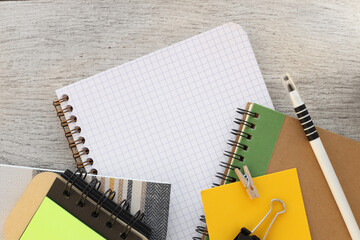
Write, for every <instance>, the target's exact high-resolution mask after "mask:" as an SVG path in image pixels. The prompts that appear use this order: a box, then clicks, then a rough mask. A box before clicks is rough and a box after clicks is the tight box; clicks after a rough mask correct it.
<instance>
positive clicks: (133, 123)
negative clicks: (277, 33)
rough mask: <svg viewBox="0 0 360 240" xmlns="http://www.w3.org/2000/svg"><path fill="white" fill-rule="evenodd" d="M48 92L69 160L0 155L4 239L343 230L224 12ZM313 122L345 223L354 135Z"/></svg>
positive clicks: (303, 148) (353, 175)
mask: <svg viewBox="0 0 360 240" xmlns="http://www.w3.org/2000/svg"><path fill="white" fill-rule="evenodd" d="M56 95H57V99H56V100H55V101H54V102H53V105H54V107H55V111H56V114H57V116H58V117H59V119H60V122H61V123H60V124H61V127H62V128H63V130H64V135H65V137H66V139H67V141H68V145H69V148H70V149H71V151H72V155H73V158H74V160H75V166H76V167H77V169H78V170H77V171H76V172H75V171H73V172H70V171H65V172H62V171H54V170H46V171H45V170H38V169H30V168H21V167H10V166H1V165H0V171H1V172H2V173H4V174H1V176H0V179H1V181H7V182H9V183H12V184H9V185H8V186H3V187H2V188H3V189H4V190H5V189H6V192H7V193H8V194H7V195H2V196H1V197H3V198H4V199H2V200H4V201H5V200H6V199H8V200H9V201H7V205H6V206H4V207H3V208H4V209H5V211H4V212H2V215H0V217H1V219H0V221H2V222H1V223H2V224H3V225H4V222H5V219H6V218H7V220H6V223H5V231H4V232H5V236H7V238H6V239H25V240H26V239H36V238H37V239H39V238H41V237H45V238H47V239H74V238H76V239H128V240H130V239H149V240H158V239H159V240H162V239H170V240H171V239H191V238H193V239H209V238H210V239H211V240H222V239H224V240H228V239H237V240H246V239H252V240H258V239H261V240H265V239H277V240H279V239H301V240H306V239H350V235H349V231H348V230H347V227H346V225H345V223H344V220H343V218H342V216H341V214H340V212H339V208H338V207H337V205H336V203H335V200H334V198H333V195H332V193H331V191H330V189H329V185H328V184H327V182H326V180H325V178H324V174H323V172H322V170H321V169H320V167H319V164H318V162H317V159H316V157H315V155H314V152H313V151H312V149H311V147H310V145H309V142H308V140H307V138H306V135H305V134H304V131H303V128H302V125H301V124H300V123H299V121H298V120H297V119H294V118H292V117H289V116H286V115H284V114H282V113H279V112H276V111H275V110H273V108H274V107H273V104H272V101H271V99H270V95H269V92H268V91H267V88H266V85H265V82H264V80H263V77H262V74H261V71H260V68H259V66H258V63H257V61H256V58H255V55H254V52H253V50H252V48H251V44H250V41H249V39H248V36H247V34H246V32H245V31H244V30H243V29H242V28H241V27H240V26H239V25H237V24H234V23H228V24H225V25H223V26H220V27H217V28H215V29H212V30H210V31H207V32H204V33H202V34H199V35H197V36H194V37H192V38H189V39H186V40H184V41H181V42H179V43H176V44H174V45H171V46H169V47H166V48H164V49H161V50H158V51H155V52H153V53H150V54H148V55H146V56H143V57H141V58H138V59H135V60H133V61H130V62H127V63H125V64H123V65H120V66H117V67H114V68H112V69H109V70H107V71H105V72H102V73H99V74H97V75H95V76H92V77H89V78H86V79H83V80H81V81H78V82H76V83H73V84H70V85H68V86H65V87H63V88H61V89H58V90H57V91H56ZM232 121H234V123H233V122H232ZM311 123H312V122H311ZM310 127H311V128H312V126H310ZM317 129H318V134H319V136H320V137H321V138H322V140H323V144H324V147H325V149H326V151H327V153H328V155H329V159H330V161H331V164H332V166H333V167H334V170H335V172H336V175H337V177H338V179H339V182H340V184H341V186H342V189H343V191H344V193H345V195H346V197H347V200H348V202H349V206H350V207H351V209H352V212H353V213H354V218H355V219H356V220H357V221H358V222H359V221H360V214H359V213H360V187H359V183H360V176H359V174H357V172H358V170H359V169H360V159H359V156H360V143H359V142H356V141H353V140H350V139H347V138H345V137H342V136H339V135H336V134H334V133H331V132H329V131H326V130H324V129H321V128H317ZM305 130H307V129H305ZM229 131H230V133H229ZM305 132H306V131H305ZM229 135H230V136H231V138H230V139H229ZM226 146H227V147H228V148H227V149H225V152H224V151H223V150H224V148H225V147H226ZM223 153H224V155H225V156H226V157H225V159H224V160H221V158H224V156H223V155H222V154H223ZM219 165H220V166H219ZM96 175H98V176H96ZM170 186H171V191H170ZM211 187H212V188H211ZM209 188H210V189H209ZM170 192H171V194H170ZM22 193H23V194H22ZM16 202H17V203H16ZM15 203H16V204H15ZM11 209H12V210H11ZM204 213H205V214H204ZM200 215H201V217H200V220H199V216H200ZM20 216H23V217H20ZM20 218H21V219H20ZM19 219H20V220H19ZM199 223H202V224H201V225H199V226H197V225H198V224H199ZM15 225H16V227H14V226H15ZM44 227H45V228H46V231H42V230H41V229H42V228H44ZM64 232H66V233H67V234H66V236H65V235H63V233H64ZM195 234H197V235H195Z"/></svg>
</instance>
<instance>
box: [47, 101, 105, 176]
mask: <svg viewBox="0 0 360 240" xmlns="http://www.w3.org/2000/svg"><path fill="white" fill-rule="evenodd" d="M68 101H69V96H68V95H63V96H62V97H61V98H60V99H58V100H55V101H54V102H53V105H54V107H55V110H56V114H57V116H58V117H59V119H60V124H61V127H62V128H63V130H64V133H65V137H66V139H67V141H68V144H69V147H70V149H71V152H72V155H73V158H74V160H75V163H76V166H77V168H78V169H80V170H81V171H85V167H86V166H92V165H93V164H94V160H93V159H92V158H87V159H86V160H84V161H83V160H82V156H87V155H88V154H89V153H90V150H89V149H88V148H87V147H83V148H81V149H79V146H80V145H83V144H84V143H85V138H83V137H81V136H80V137H78V138H77V139H75V137H74V134H80V133H81V128H80V127H79V126H74V127H72V128H70V125H74V124H75V123H76V122H77V117H76V116H74V115H70V116H69V117H68V118H66V116H65V114H66V115H67V114H70V113H71V112H72V111H73V107H72V106H71V105H66V106H65V107H64V108H62V104H65V103H67V102H68ZM88 173H91V174H95V175H96V174H97V173H98V171H97V169H95V168H91V169H90V170H89V172H88Z"/></svg>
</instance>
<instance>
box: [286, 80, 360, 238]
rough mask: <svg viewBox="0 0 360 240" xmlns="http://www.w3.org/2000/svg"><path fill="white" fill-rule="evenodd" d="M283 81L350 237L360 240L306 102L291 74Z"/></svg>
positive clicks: (357, 229) (359, 233)
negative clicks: (301, 96)
mask: <svg viewBox="0 0 360 240" xmlns="http://www.w3.org/2000/svg"><path fill="white" fill-rule="evenodd" d="M282 81H283V84H284V86H285V88H286V90H287V91H289V94H290V98H291V101H292V104H293V107H294V110H295V112H296V115H297V117H298V118H299V121H300V123H301V125H302V127H303V128H304V132H305V134H306V137H307V139H308V140H309V142H310V145H311V148H312V149H313V151H314V154H315V156H316V159H317V160H318V162H319V165H320V168H321V170H322V172H323V174H324V176H325V179H326V181H327V183H328V185H329V187H330V190H331V193H332V195H333V196H334V199H335V201H336V204H337V206H338V208H339V210H340V213H341V215H342V217H343V219H344V221H345V224H346V227H347V229H348V231H349V233H350V236H351V238H352V239H353V240H360V230H359V227H358V225H357V223H356V219H355V217H354V214H353V213H352V211H351V208H350V205H349V203H348V201H347V199H346V196H345V194H344V191H343V189H342V188H341V185H340V182H339V179H338V178H337V176H336V173H335V171H334V168H333V166H332V165H331V162H330V160H329V157H328V155H327V154H326V151H325V148H324V145H323V144H322V142H321V140H320V137H319V135H318V133H317V131H316V128H315V126H314V123H313V122H312V120H311V117H310V115H309V112H308V111H307V109H306V106H305V104H304V102H303V101H302V100H301V98H300V96H299V93H298V91H297V89H296V87H295V84H294V82H293V80H292V79H291V78H290V76H289V74H286V75H285V76H284V77H283V78H282Z"/></svg>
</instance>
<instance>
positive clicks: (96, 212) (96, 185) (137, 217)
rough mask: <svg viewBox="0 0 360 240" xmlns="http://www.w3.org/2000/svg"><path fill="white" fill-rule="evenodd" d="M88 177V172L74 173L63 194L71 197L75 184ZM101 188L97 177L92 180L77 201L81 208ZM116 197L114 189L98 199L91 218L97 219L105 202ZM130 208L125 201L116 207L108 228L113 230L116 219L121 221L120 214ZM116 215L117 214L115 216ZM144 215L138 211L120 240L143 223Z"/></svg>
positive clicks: (120, 235) (110, 217) (79, 171)
mask: <svg viewBox="0 0 360 240" xmlns="http://www.w3.org/2000/svg"><path fill="white" fill-rule="evenodd" d="M86 176H87V173H86V172H83V171H81V170H77V171H76V172H74V173H73V174H72V175H71V176H70V177H69V179H68V180H67V181H66V183H65V188H64V191H63V194H64V195H65V196H66V197H69V196H70V195H71V190H72V188H73V186H74V183H75V182H76V181H77V180H78V179H82V180H85V178H86ZM100 186H101V182H100V181H99V180H98V179H96V178H95V177H94V178H93V179H92V180H91V182H89V183H88V184H87V185H86V187H85V188H84V189H83V191H82V193H81V196H80V199H79V200H78V201H77V205H78V206H80V207H84V204H85V200H86V199H87V197H88V196H89V194H90V192H91V191H92V190H94V189H95V190H96V191H98V190H99V188H100ZM115 195H116V192H115V191H113V190H112V189H108V190H107V191H106V192H105V193H104V194H103V195H102V196H101V198H100V199H98V201H96V203H95V207H94V210H93V211H92V212H91V216H92V217H94V218H97V217H98V216H99V212H100V209H102V206H103V204H104V203H105V201H106V200H107V199H110V200H113V199H114V197H115ZM129 208H130V203H129V201H128V200H126V199H124V200H122V201H121V203H120V204H118V205H117V206H116V208H115V209H114V210H113V211H112V212H111V215H110V216H109V218H108V220H107V222H106V223H105V226H106V227H108V228H112V227H113V225H114V223H115V221H116V219H119V216H120V214H121V213H122V212H123V211H129ZM116 212H117V213H116ZM115 213H116V214H115ZM144 216H145V215H144V213H142V212H141V211H140V210H139V211H137V212H136V213H135V215H134V216H133V217H132V218H131V219H130V221H129V222H128V223H127V224H126V226H125V228H124V230H123V231H122V232H121V233H119V237H120V239H126V238H127V237H128V235H129V233H130V231H131V229H132V228H133V226H134V225H135V224H136V223H137V222H138V221H142V219H143V218H144Z"/></svg>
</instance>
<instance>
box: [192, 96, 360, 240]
mask: <svg viewBox="0 0 360 240" xmlns="http://www.w3.org/2000/svg"><path fill="white" fill-rule="evenodd" d="M238 113H240V114H242V115H243V116H242V118H241V119H240V118H239V119H236V122H237V123H239V127H238V128H237V129H233V130H232V133H233V134H234V135H235V138H234V139H231V140H230V142H229V143H230V144H231V145H232V147H231V149H230V150H229V151H227V152H226V153H225V154H226V155H227V156H228V160H227V161H226V162H222V163H221V166H223V167H224V168H225V170H224V172H218V173H217V177H219V178H220V179H221V181H220V182H219V183H214V185H215V186H217V185H222V184H226V183H230V182H234V181H238V178H237V177H236V175H235V172H234V168H236V167H240V169H241V170H242V167H243V166H245V165H246V166H248V168H249V170H250V172H251V175H252V177H257V176H261V175H264V174H267V173H274V172H278V171H282V170H286V169H290V168H297V170H298V173H299V181H300V185H301V190H302V194H303V198H304V204H305V209H306V211H307V217H308V221H309V227H310V232H311V235H312V239H351V238H350V235H349V234H348V231H347V229H346V226H345V223H344V221H343V219H342V217H341V214H340V212H339V210H338V208H337V205H336V203H335V200H334V198H333V196H332V194H331V192H330V189H329V187H328V185H327V183H326V180H325V178H324V176H323V173H322V171H321V169H320V166H319V164H318V162H317V160H316V157H315V155H314V153H313V151H312V149H311V146H310V144H309V142H308V140H307V139H306V136H305V134H304V131H303V128H302V126H301V124H300V122H299V121H298V120H297V119H295V118H293V117H290V116H287V115H284V114H282V113H279V112H277V111H274V110H271V109H268V108H266V107H263V106H261V105H258V104H255V103H248V104H247V107H246V109H238ZM229 121H231V120H229ZM317 130H318V133H319V135H320V137H321V139H322V142H323V144H324V146H325V149H326V151H327V153H328V155H329V158H330V161H331V163H332V165H333V166H334V169H335V171H336V174H337V176H338V178H339V180H340V183H341V185H342V187H343V190H344V192H345V194H346V197H347V199H348V201H349V204H350V206H351V208H352V211H353V213H354V214H355V218H356V219H357V221H358V224H359V225H360V174H358V170H359V169H360V143H359V142H357V141H354V140H351V139H348V138H345V137H343V136H340V135H337V134H334V133H332V132H329V131H326V130H324V129H321V128H318V127H317ZM314 193H316V194H314ZM259 194H260V197H261V193H259ZM239 204H241V203H239ZM324 213H326V214H324ZM205 217H206V216H205ZM197 230H198V232H203V233H206V232H207V231H206V229H205V227H198V229H197ZM202 238H203V239H204V238H205V236H203V237H202Z"/></svg>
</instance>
